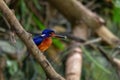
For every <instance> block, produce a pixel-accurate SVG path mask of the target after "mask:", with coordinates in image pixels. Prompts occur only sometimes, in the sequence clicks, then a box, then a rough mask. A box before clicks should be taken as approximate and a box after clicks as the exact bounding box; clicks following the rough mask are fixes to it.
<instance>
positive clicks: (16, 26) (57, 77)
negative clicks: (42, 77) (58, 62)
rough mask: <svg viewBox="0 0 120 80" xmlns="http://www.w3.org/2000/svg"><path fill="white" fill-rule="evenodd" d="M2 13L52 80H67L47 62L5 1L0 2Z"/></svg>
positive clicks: (0, 0)
mask: <svg viewBox="0 0 120 80" xmlns="http://www.w3.org/2000/svg"><path fill="white" fill-rule="evenodd" d="M0 11H1V13H2V15H3V16H4V17H5V18H6V20H7V21H8V23H9V24H10V25H11V28H13V29H14V30H15V31H16V34H17V35H18V37H19V38H20V39H21V40H22V41H23V42H24V43H25V45H26V46H27V48H28V49H29V50H30V51H31V54H32V55H33V56H34V58H35V59H36V60H37V61H38V62H39V63H40V65H41V66H42V68H43V69H44V70H45V72H46V74H47V76H48V77H49V78H50V79H51V80H65V79H64V78H63V77H61V76H60V75H59V74H58V73H57V72H56V71H55V70H54V69H53V67H52V66H51V65H50V63H49V62H48V61H47V59H46V57H45V56H44V55H43V54H42V53H41V51H39V49H38V48H37V46H36V45H35V44H34V42H33V40H32V37H31V35H30V34H29V33H27V32H26V31H25V30H24V29H23V27H22V25H21V24H20V23H19V21H18V20H17V18H16V17H15V15H14V13H13V12H12V11H11V10H10V9H9V8H8V7H7V5H6V4H5V2H4V1H3V0H0Z"/></svg>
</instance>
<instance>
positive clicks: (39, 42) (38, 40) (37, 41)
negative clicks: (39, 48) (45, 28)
mask: <svg viewBox="0 0 120 80" xmlns="http://www.w3.org/2000/svg"><path fill="white" fill-rule="evenodd" d="M43 39H44V38H43V37H42V36H40V35H38V36H35V37H34V38H33V41H34V43H35V44H36V45H39V44H41V43H42V41H43Z"/></svg>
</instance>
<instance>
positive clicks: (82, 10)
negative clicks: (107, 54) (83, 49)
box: [48, 0, 120, 46]
mask: <svg viewBox="0 0 120 80" xmlns="http://www.w3.org/2000/svg"><path fill="white" fill-rule="evenodd" d="M48 2H50V3H51V4H52V5H53V6H55V7H56V8H57V10H59V11H60V12H61V13H62V14H63V15H64V16H65V17H66V18H67V19H68V20H69V21H70V22H72V23H74V24H79V23H80V21H81V20H82V21H83V22H84V23H85V24H86V25H87V26H89V27H90V28H92V29H93V30H94V31H95V32H96V33H97V34H98V36H100V37H101V38H102V39H103V40H104V41H106V42H107V43H108V44H110V45H112V46H117V45H120V40H119V38H118V37H116V36H115V35H114V34H112V33H111V32H110V31H109V30H108V29H107V28H106V26H105V22H104V20H103V19H102V18H101V17H99V16H98V15H97V14H95V13H93V12H91V11H90V10H88V9H87V8H86V7H84V6H83V5H82V4H81V3H80V2H78V1H77V0H48ZM61 6H62V7H61Z"/></svg>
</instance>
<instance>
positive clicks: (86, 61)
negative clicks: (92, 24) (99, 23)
mask: <svg viewBox="0 0 120 80" xmlns="http://www.w3.org/2000/svg"><path fill="white" fill-rule="evenodd" d="M14 1H15V2H13V3H12V4H11V5H12V6H11V5H9V6H10V7H11V8H13V9H14V10H15V14H16V16H17V18H18V20H19V21H20V23H21V24H22V25H23V27H24V28H25V29H26V30H27V31H28V32H30V33H31V34H33V36H34V35H36V34H40V31H41V30H43V29H45V28H52V29H55V27H56V26H57V28H58V27H61V26H63V27H66V26H65V25H66V24H68V23H65V25H63V24H60V22H59V18H57V17H60V21H61V22H62V21H63V22H65V21H64V20H65V19H64V18H62V19H61V15H60V14H59V12H57V14H56V15H57V17H56V15H55V16H52V15H50V14H48V13H49V5H47V2H46V1H43V0H30V1H28V0H14ZM90 1H93V2H94V4H93V5H92V6H89V8H90V9H91V8H92V11H95V12H96V13H98V14H99V15H100V16H102V17H103V18H104V19H105V20H106V22H107V26H108V28H109V29H110V30H111V31H112V32H114V34H116V35H117V36H119V37H120V31H119V30H120V17H119V16H120V5H119V4H120V0H115V1H111V0H99V1H98V0H90ZM90 1H89V0H82V2H83V4H85V5H87V4H89V3H90ZM107 1H110V2H107ZM14 4H15V6H13V5H14ZM108 4H112V5H108ZM96 5H99V7H97V6H96ZM103 6H104V7H103ZM93 7H94V8H93ZM53 12H54V11H53ZM38 14H39V15H38ZM0 22H1V23H0V56H2V57H5V59H6V67H5V70H4V71H5V77H6V80H45V79H46V75H45V73H44V70H43V69H42V67H41V66H39V65H38V63H37V62H36V61H35V60H34V59H33V58H32V57H30V58H29V59H28V60H26V61H24V58H25V56H26V54H27V53H28V51H27V49H26V48H25V45H23V44H22V41H20V40H19V39H18V37H16V36H14V37H15V38H16V44H15V43H11V42H12V41H10V38H11V35H9V31H10V28H9V27H8V26H7V25H5V22H4V20H3V17H2V15H1V14H0ZM57 23H59V24H57ZM51 25H52V27H51ZM1 26H2V27H1ZM67 27H69V28H70V26H67ZM58 29H60V28H58ZM65 29H66V31H67V28H65ZM71 30H72V29H71ZM58 31H59V30H58ZM63 31H64V30H63ZM71 32H72V31H71ZM94 37H96V36H91V38H94ZM70 42H71V40H69V41H61V40H59V39H53V45H54V47H53V48H52V49H50V50H48V51H47V52H46V53H52V54H50V55H51V56H54V58H53V59H56V55H57V56H59V57H60V59H61V62H60V63H62V64H61V65H59V64H58V63H55V62H53V59H52V58H51V57H48V59H49V60H50V62H51V63H52V65H53V66H54V68H55V69H56V70H57V71H58V73H60V74H61V75H63V76H64V72H65V70H64V67H65V66H64V62H65V59H66V55H65V56H62V55H64V54H65V53H62V54H58V53H60V52H61V51H64V50H65V49H66V48H67V47H69V46H67V45H68V44H69V43H70ZM96 45H99V46H101V47H103V48H104V49H105V50H106V52H108V53H109V54H108V55H110V56H113V54H112V53H110V52H114V50H111V47H110V46H108V45H105V44H104V43H103V44H101V43H99V44H96ZM83 51H84V54H83V69H82V79H81V80H119V79H117V73H116V71H115V68H114V67H113V66H111V65H110V63H109V62H108V61H106V60H105V58H104V57H103V56H101V54H100V52H98V51H97V50H94V49H91V48H89V47H88V48H83ZM68 52H69V51H67V53H68ZM45 55H46V54H45ZM47 55H49V54H47ZM51 59H52V60H51ZM62 61H63V62H62Z"/></svg>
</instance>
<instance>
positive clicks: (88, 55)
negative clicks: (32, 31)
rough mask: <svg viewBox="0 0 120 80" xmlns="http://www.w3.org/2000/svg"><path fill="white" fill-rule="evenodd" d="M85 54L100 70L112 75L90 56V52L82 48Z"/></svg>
mask: <svg viewBox="0 0 120 80" xmlns="http://www.w3.org/2000/svg"><path fill="white" fill-rule="evenodd" d="M81 48H82V50H83V52H84V53H85V55H86V57H87V58H88V59H89V60H91V61H92V62H93V63H94V64H95V65H96V66H97V67H98V68H100V69H101V70H103V71H104V72H106V73H108V74H111V72H110V71H109V70H108V69H105V68H104V67H103V66H102V65H101V64H100V63H99V62H97V61H96V60H95V59H94V58H93V57H92V56H91V55H90V54H89V52H88V51H87V50H86V49H85V48H84V47H81Z"/></svg>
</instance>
